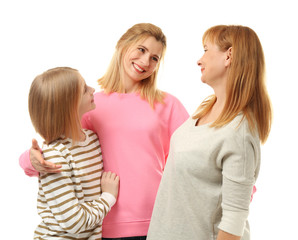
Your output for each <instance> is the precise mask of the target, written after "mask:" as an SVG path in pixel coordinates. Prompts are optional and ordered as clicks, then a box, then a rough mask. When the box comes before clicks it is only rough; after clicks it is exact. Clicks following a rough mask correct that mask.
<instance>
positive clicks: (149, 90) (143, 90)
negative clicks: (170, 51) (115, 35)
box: [98, 23, 167, 107]
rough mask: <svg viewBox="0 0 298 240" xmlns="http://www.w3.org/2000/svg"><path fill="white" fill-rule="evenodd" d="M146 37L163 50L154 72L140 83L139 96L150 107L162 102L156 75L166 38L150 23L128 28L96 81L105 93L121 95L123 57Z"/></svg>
mask: <svg viewBox="0 0 298 240" xmlns="http://www.w3.org/2000/svg"><path fill="white" fill-rule="evenodd" d="M147 37H154V38H155V39H156V40H157V41H159V42H161V43H162V46H163V50H162V55H161V57H160V60H159V62H158V65H157V66H156V69H155V71H154V72H153V73H152V74H151V76H149V77H148V78H146V79H143V80H142V81H141V83H140V89H139V91H140V95H141V97H142V98H144V99H146V100H147V101H148V102H149V103H150V105H151V106H152V107H154V102H156V101H157V102H163V98H164V94H163V92H162V91H160V90H159V89H157V73H158V70H159V66H160V62H161V61H162V60H163V58H164V55H165V51H166V45H167V44H166V36H165V35H164V33H163V32H162V30H161V29H160V28H159V27H157V26H155V25H153V24H151V23H139V24H136V25H134V26H132V27H131V28H129V29H128V30H127V31H126V33H124V34H123V35H122V37H121V38H120V39H119V41H118V43H117V45H116V50H115V53H114V55H113V57H112V60H111V62H110V65H109V67H108V69H107V71H106V73H105V75H104V76H103V77H102V78H100V79H99V80H98V84H99V85H100V86H101V88H102V89H103V90H104V92H105V93H112V92H119V93H123V92H124V88H123V83H122V82H121V75H122V73H123V57H124V55H125V53H126V52H127V50H128V49H129V47H131V46H132V45H133V44H136V43H137V42H138V41H140V40H142V39H145V38H147Z"/></svg>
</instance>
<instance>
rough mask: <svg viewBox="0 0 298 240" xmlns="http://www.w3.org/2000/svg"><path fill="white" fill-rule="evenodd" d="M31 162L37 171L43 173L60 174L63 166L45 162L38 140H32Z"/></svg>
mask: <svg viewBox="0 0 298 240" xmlns="http://www.w3.org/2000/svg"><path fill="white" fill-rule="evenodd" d="M30 161H31V164H32V166H33V167H34V168H35V170H36V171H38V172H41V173H59V172H60V169H59V168H61V166H60V165H56V164H54V163H52V162H48V161H45V160H44V158H43V156H42V152H41V150H40V147H39V146H38V143H37V141H36V139H32V146H31V148H30Z"/></svg>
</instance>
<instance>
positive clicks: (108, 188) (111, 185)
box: [101, 172, 119, 198]
mask: <svg viewBox="0 0 298 240" xmlns="http://www.w3.org/2000/svg"><path fill="white" fill-rule="evenodd" d="M101 189H102V192H108V193H111V194H112V195H113V196H114V197H115V198H117V196H118V190H119V176H117V175H116V174H115V173H112V172H104V173H103V174H102V177H101Z"/></svg>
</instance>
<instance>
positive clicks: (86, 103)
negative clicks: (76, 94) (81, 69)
mask: <svg viewBox="0 0 298 240" xmlns="http://www.w3.org/2000/svg"><path fill="white" fill-rule="evenodd" d="M81 91H82V92H81V100H80V103H79V116H80V117H82V116H83V114H84V113H86V112H89V111H91V110H93V109H95V107H96V105H95V103H94V96H93V93H94V91H95V89H94V88H92V87H89V86H88V85H86V83H85V81H84V79H82V87H81Z"/></svg>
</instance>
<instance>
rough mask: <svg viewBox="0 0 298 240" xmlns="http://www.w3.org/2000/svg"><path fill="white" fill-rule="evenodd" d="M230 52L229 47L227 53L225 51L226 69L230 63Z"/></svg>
mask: <svg viewBox="0 0 298 240" xmlns="http://www.w3.org/2000/svg"><path fill="white" fill-rule="evenodd" d="M232 50H233V48H232V47H230V48H229V49H228V50H227V51H226V59H225V60H226V61H225V65H226V67H229V66H230V65H231V63H232Z"/></svg>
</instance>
